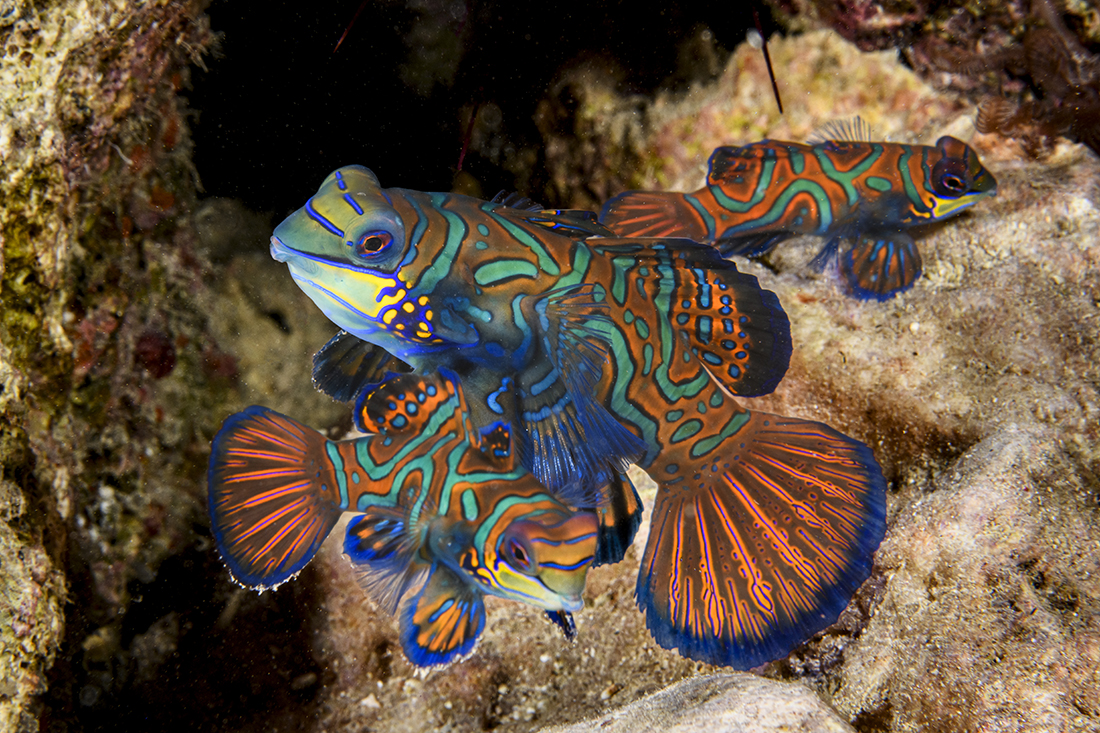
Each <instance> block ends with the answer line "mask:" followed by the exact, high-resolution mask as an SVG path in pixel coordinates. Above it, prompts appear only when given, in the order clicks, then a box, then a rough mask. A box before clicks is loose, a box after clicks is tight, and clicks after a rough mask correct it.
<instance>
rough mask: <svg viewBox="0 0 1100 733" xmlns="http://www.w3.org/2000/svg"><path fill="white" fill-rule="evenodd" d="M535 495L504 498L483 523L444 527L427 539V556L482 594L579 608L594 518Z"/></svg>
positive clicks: (595, 524)
mask: <svg viewBox="0 0 1100 733" xmlns="http://www.w3.org/2000/svg"><path fill="white" fill-rule="evenodd" d="M550 503H553V504H557V502H556V501H555V500H553V499H552V498H550V497H549V496H547V495H546V494H542V495H541V496H535V497H530V498H527V499H519V498H518V497H508V498H507V499H505V500H503V501H500V502H498V503H497V505H496V506H495V507H490V508H489V509H490V510H491V513H490V514H489V515H488V516H487V517H485V518H484V521H481V522H478V521H474V522H469V523H466V522H461V523H458V524H449V525H446V529H445V530H443V532H440V533H436V532H434V531H433V532H432V533H431V534H432V535H433V536H431V537H430V538H429V540H428V547H429V552H430V553H431V555H432V556H433V558H435V559H438V560H442V561H443V562H444V563H445V564H450V563H454V565H457V566H458V568H461V570H462V574H463V575H464V576H465V578H466V579H467V581H468V582H470V583H471V584H472V585H473V586H475V587H477V588H478V590H480V591H481V592H482V593H485V594H487V595H493V596H498V597H500V598H509V599H511V600H514V601H520V602H522V603H527V604H530V605H532V606H536V607H538V608H542V609H545V610H547V611H567V612H574V611H579V610H580V609H581V608H582V607H583V606H584V601H583V600H582V598H581V595H582V593H583V592H584V584H585V579H586V577H587V575H588V569H589V568H590V567H591V566H592V562H593V560H594V558H595V555H596V538H597V534H598V520H597V519H596V515H595V514H594V513H593V512H589V511H574V510H570V509H568V508H566V507H565V506H563V505H559V506H558V507H556V508H550V509H548V508H547V504H550Z"/></svg>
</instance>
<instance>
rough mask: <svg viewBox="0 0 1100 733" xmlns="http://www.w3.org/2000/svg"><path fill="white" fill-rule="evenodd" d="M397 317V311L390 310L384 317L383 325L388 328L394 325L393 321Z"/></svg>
mask: <svg viewBox="0 0 1100 733" xmlns="http://www.w3.org/2000/svg"><path fill="white" fill-rule="evenodd" d="M396 317H397V311H395V310H393V309H392V308H391V309H390V310H388V311H386V312H385V313H384V314H383V315H382V323H385V324H386V325H387V326H388V325H390V324H391V323H393V319H394V318H396Z"/></svg>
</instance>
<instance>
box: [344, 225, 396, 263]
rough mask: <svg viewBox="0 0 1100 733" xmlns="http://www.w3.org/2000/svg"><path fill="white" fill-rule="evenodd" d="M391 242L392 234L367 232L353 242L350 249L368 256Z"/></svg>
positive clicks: (361, 255) (360, 254)
mask: <svg viewBox="0 0 1100 733" xmlns="http://www.w3.org/2000/svg"><path fill="white" fill-rule="evenodd" d="M391 242H393V235H392V234H390V233H389V232H382V231H378V232H367V233H366V234H364V235H363V236H361V237H359V239H358V240H357V241H356V242H355V245H354V246H353V247H352V249H354V250H355V254H357V255H359V256H360V257H369V256H370V255H374V254H378V253H379V252H381V251H382V250H384V249H385V248H386V247H388V246H389V245H390V243H391Z"/></svg>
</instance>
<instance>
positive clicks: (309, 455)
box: [207, 406, 341, 589]
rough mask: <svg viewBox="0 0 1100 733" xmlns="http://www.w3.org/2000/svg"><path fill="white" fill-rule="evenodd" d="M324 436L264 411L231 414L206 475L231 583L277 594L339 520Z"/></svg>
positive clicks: (212, 515) (253, 409) (212, 519)
mask: <svg viewBox="0 0 1100 733" xmlns="http://www.w3.org/2000/svg"><path fill="white" fill-rule="evenodd" d="M327 443H328V441H327V440H326V439H325V438H324V436H322V435H321V434H320V433H318V432H316V431H315V430H312V429H310V428H308V427H306V426H305V425H302V424H301V423H299V422H297V421H296V420H293V419H291V418H289V417H286V416H285V415H280V414H279V413H277V412H275V411H274V410H269V409H267V408H265V407H257V406H252V407H249V408H248V409H246V410H245V411H243V412H238V413H237V414H236V415H232V416H230V417H229V418H228V419H227V420H226V421H225V423H224V424H223V425H222V428H221V430H220V431H218V434H217V436H215V438H214V442H213V445H212V446H211V450H210V468H209V472H208V474H207V481H208V490H209V494H208V502H209V510H210V524H211V528H212V529H213V532H214V541H215V543H216V544H217V546H218V551H219V552H220V553H221V556H222V558H223V559H224V560H225V564H226V565H227V566H229V570H230V572H231V573H233V577H234V578H236V579H237V581H238V582H240V583H241V584H242V585H246V586H249V587H252V588H258V589H265V588H272V587H274V586H276V585H279V584H280V583H282V582H284V581H286V580H288V579H290V578H291V577H293V576H294V575H295V574H297V573H298V571H300V570H301V569H302V568H303V567H305V565H306V563H308V562H309V561H310V560H311V559H312V558H313V555H314V554H315V553H316V552H317V548H319V547H320V546H321V543H322V542H323V541H324V539H325V537H327V536H328V533H329V532H331V531H332V528H333V526H335V524H336V521H337V520H338V519H339V518H340V513H341V509H340V504H339V495H338V490H337V481H336V474H335V471H334V469H333V466H332V462H331V460H330V459H329V457H328V455H327V453H326V450H325V446H326V444H327Z"/></svg>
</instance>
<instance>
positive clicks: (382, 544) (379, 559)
mask: <svg viewBox="0 0 1100 733" xmlns="http://www.w3.org/2000/svg"><path fill="white" fill-rule="evenodd" d="M420 545H421V541H420V532H418V531H417V528H416V527H409V525H408V517H407V514H406V512H405V510H403V509H402V508H401V507H383V506H372V507H370V508H368V509H367V511H366V512H364V513H363V514H361V515H360V516H358V517H355V518H354V519H352V520H351V522H349V523H348V528H347V534H346V535H345V536H344V554H346V555H347V557H348V559H349V560H350V561H351V563H352V565H353V566H354V567H355V570H356V575H357V577H358V580H359V585H360V586H362V588H363V590H365V591H366V592H367V595H368V596H370V598H371V600H373V601H374V602H375V603H377V604H378V605H379V607H380V608H381V609H382V610H383V611H385V612H386V613H390V614H392V613H394V612H396V611H397V608H398V606H399V605H400V603H401V599H402V598H403V597H404V596H405V594H406V592H408V590H409V589H410V588H412V587H415V586H417V585H419V581H420V580H421V577H420V576H421V575H422V573H423V571H424V570H425V569H426V566H422V567H418V566H417V563H415V562H414V559H415V556H416V553H417V551H418V550H419V549H420Z"/></svg>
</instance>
